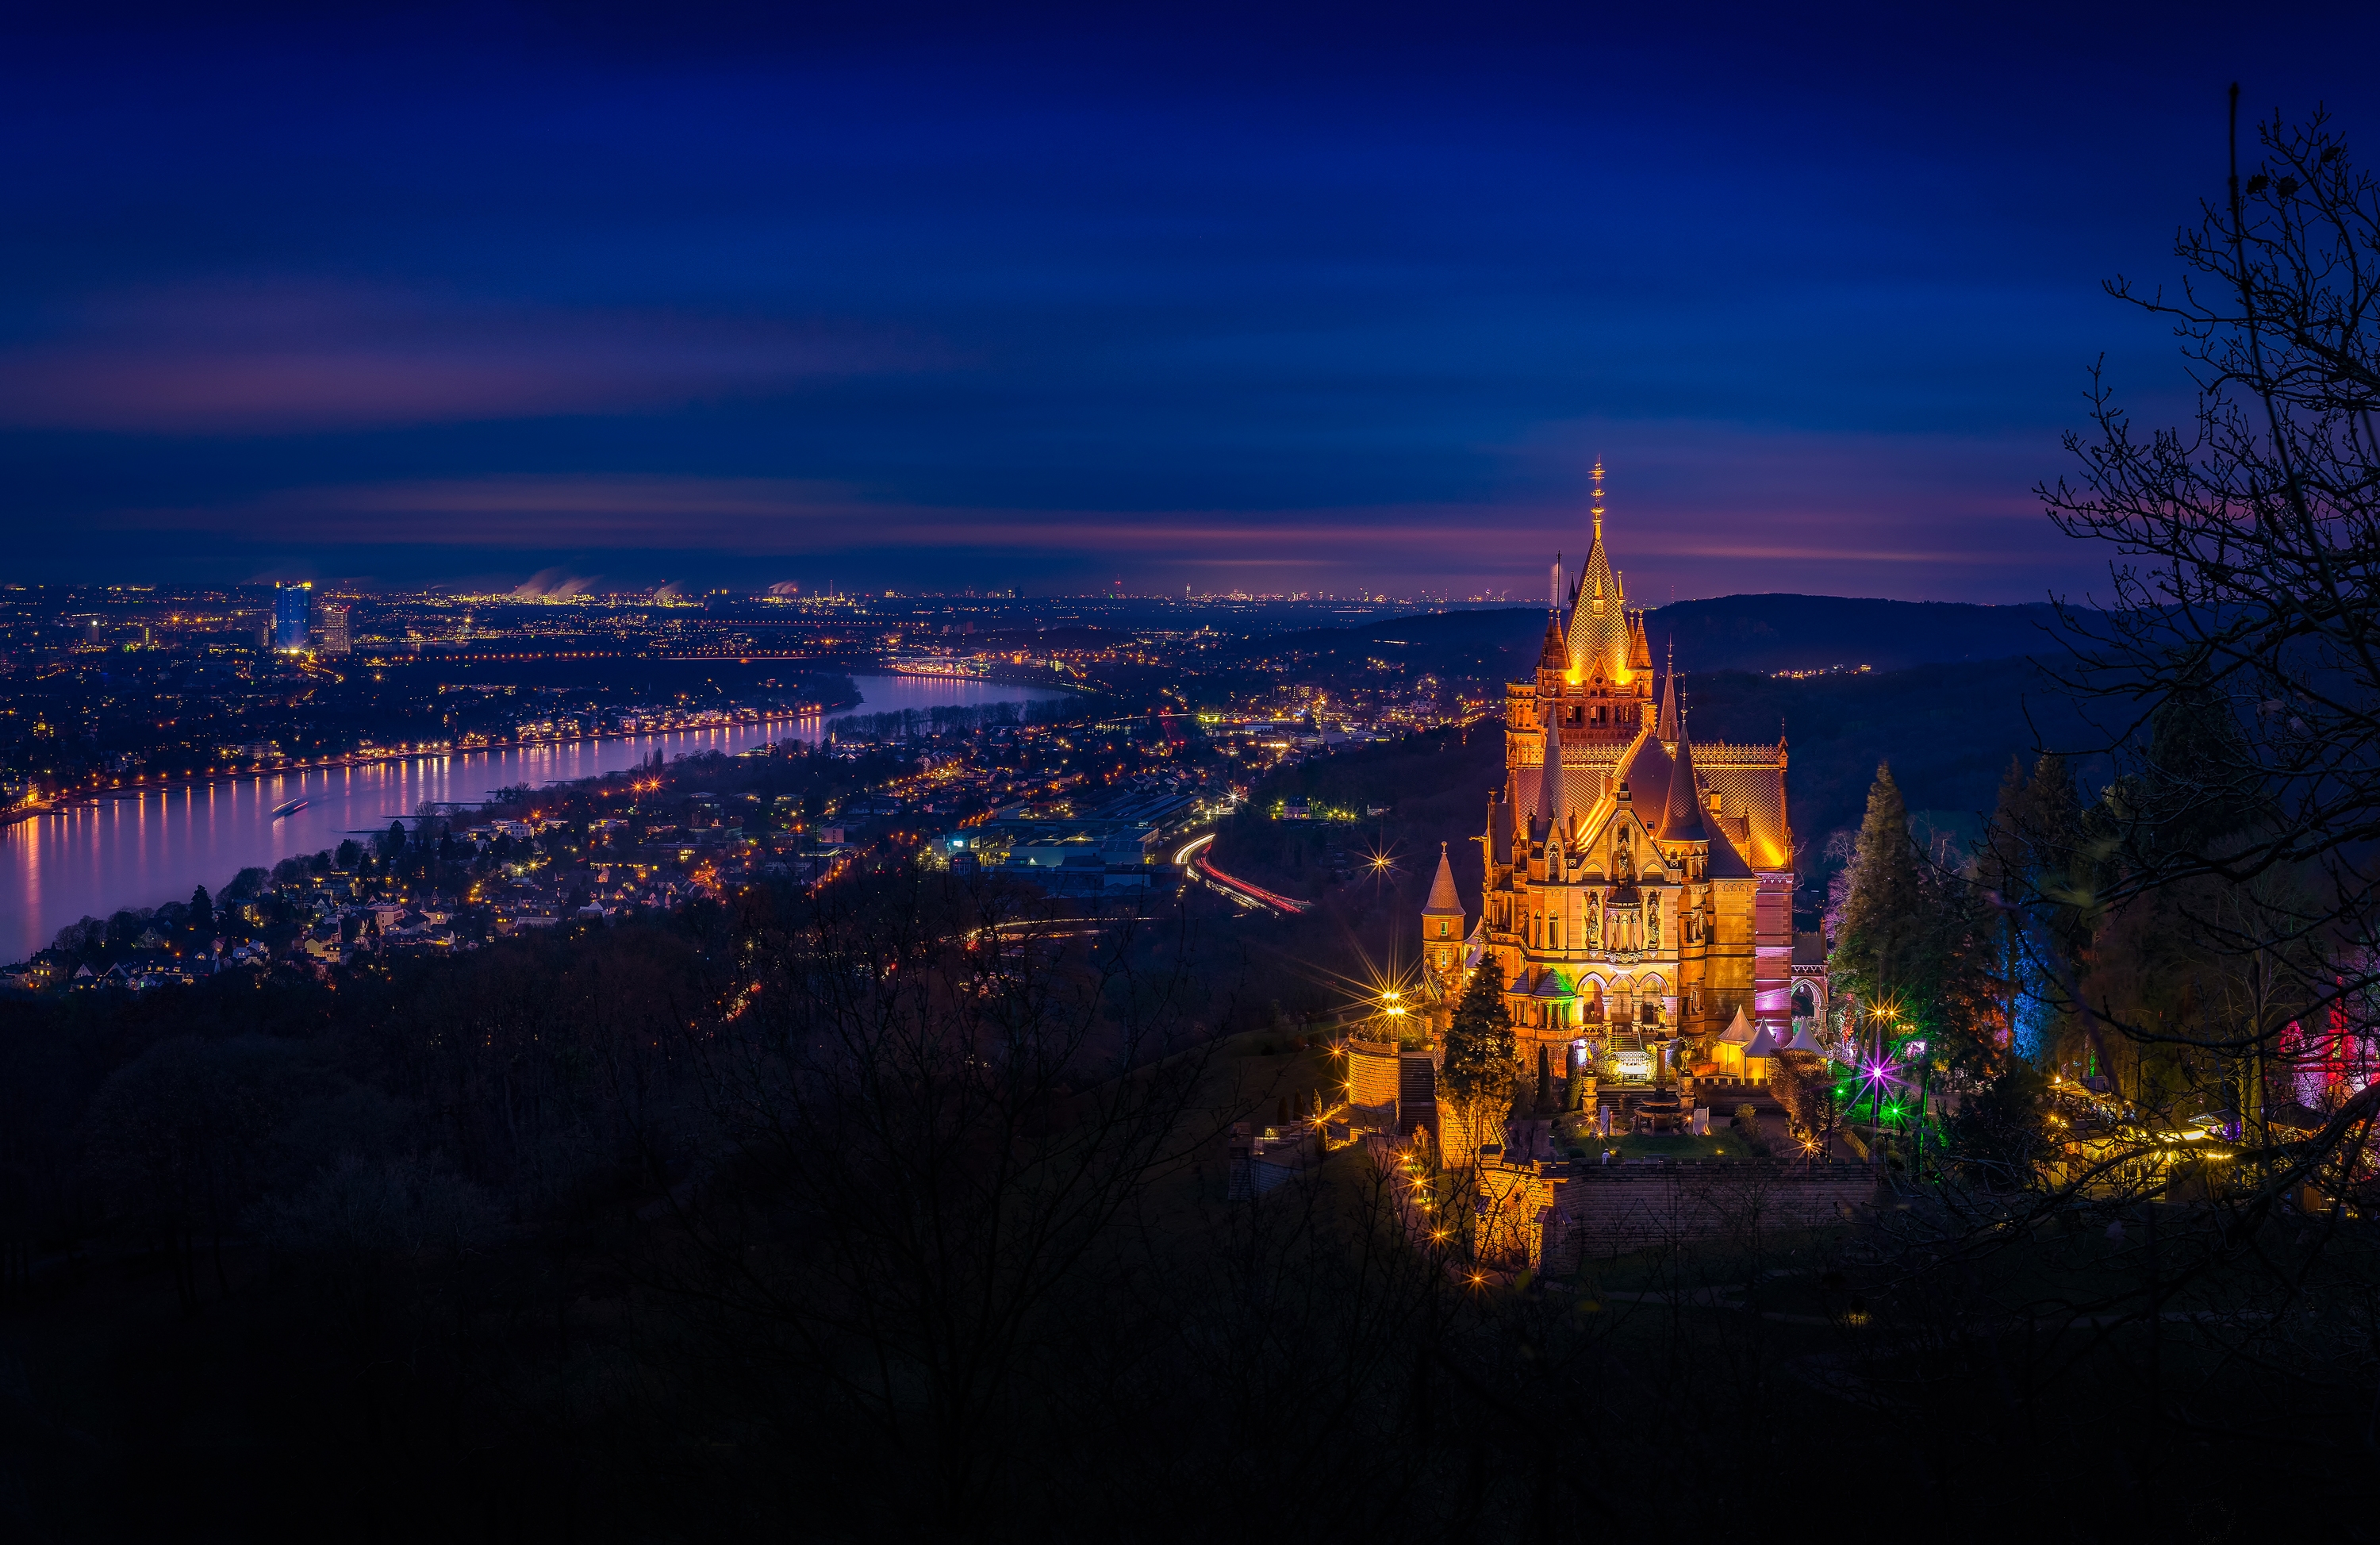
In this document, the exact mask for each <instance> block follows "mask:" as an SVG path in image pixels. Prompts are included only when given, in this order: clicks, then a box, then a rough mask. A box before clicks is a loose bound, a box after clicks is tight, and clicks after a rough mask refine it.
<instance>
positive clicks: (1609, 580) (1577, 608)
mask: <svg viewBox="0 0 2380 1545" xmlns="http://www.w3.org/2000/svg"><path fill="white" fill-rule="evenodd" d="M1590 508H1591V510H1592V512H1593V514H1594V517H1595V543H1594V545H1593V546H1591V547H1589V548H1588V549H1587V553H1586V562H1585V564H1583V565H1582V566H1580V567H1579V571H1578V588H1577V589H1576V590H1573V591H1572V592H1571V608H1570V657H1571V660H1572V662H1573V665H1574V667H1575V668H1576V669H1577V670H1578V671H1579V672H1580V674H1581V675H1585V677H1587V678H1588V679H1589V680H1593V679H1595V678H1597V677H1600V678H1602V679H1603V680H1605V681H1609V682H1619V681H1621V680H1623V679H1625V678H1626V676H1627V675H1628V641H1629V638H1628V614H1627V605H1626V602H1625V601H1624V599H1623V598H1622V597H1621V593H1620V577H1619V576H1618V575H1617V574H1614V573H1613V572H1612V569H1611V558H1610V555H1609V554H1607V553H1605V552H1604V550H1603V463H1602V462H1600V461H1598V462H1597V463H1596V464H1595V494H1594V503H1593V504H1592V505H1591V506H1590Z"/></svg>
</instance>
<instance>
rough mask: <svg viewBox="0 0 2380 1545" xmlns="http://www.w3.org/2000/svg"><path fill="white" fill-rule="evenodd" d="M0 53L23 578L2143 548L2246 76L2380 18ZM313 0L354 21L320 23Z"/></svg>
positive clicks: (1515, 18)
mask: <svg viewBox="0 0 2380 1545" xmlns="http://www.w3.org/2000/svg"><path fill="white" fill-rule="evenodd" d="M95 8H96V7H90V6H79V7H59V8H57V10H56V11H55V14H54V16H53V17H52V18H51V19H49V20H43V19H42V16H41V14H40V13H26V12H23V11H21V10H20V11H17V12H14V13H12V17H13V22H12V25H11V28H10V30H9V33H8V36H7V46H6V48H5V49H0V127H5V131H6V136H5V141H0V154H5V156H6V169H5V179H6V190H7V194H6V199H5V201H0V236H5V239H0V267H4V268H5V274H6V286H5V289H0V501H4V503H0V510H5V519H6V529H7V530H8V534H9V536H10V538H11V539H12V540H11V541H10V543H9V547H8V557H9V562H8V563H7V565H6V568H7V569H8V570H9V571H10V572H9V574H8V575H7V576H6V577H7V578H14V579H19V580H25V579H45V580H54V581H65V580H111V581H140V580H146V581H169V582H170V581H187V580H198V579H208V580H252V579H259V578H283V577H287V578H295V577H311V578H333V577H367V578H373V579H377V580H380V581H383V582H388V583H411V582H416V581H422V580H446V581H455V582H471V583H476V584H499V585H504V586H512V585H517V584H520V583H523V582H524V581H528V580H530V579H531V578H532V577H533V576H534V577H540V578H539V580H538V582H539V583H542V584H545V585H554V584H561V583H565V582H570V581H577V582H581V583H592V584H594V585H596V586H598V587H600V588H612V587H621V588H625V587H629V586H637V585H649V584H652V583H656V582H659V581H662V580H664V579H668V580H675V581H679V582H682V583H692V584H712V583H722V584H737V585H765V584H768V583H771V582H775V581H794V582H798V583H800V584H802V585H803V586H804V587H805V588H806V589H807V588H809V587H813V586H824V585H827V584H829V583H836V584H840V585H842V586H844V587H845V588H854V589H856V588H868V589H874V590H882V589H886V588H897V589H901V590H954V589H961V588H965V587H967V586H977V587H996V586H1015V587H1018V588H1020V589H1022V590H1026V591H1027V592H1035V593H1038V592H1046V591H1072V590H1089V589H1103V588H1108V587H1110V586H1111V585H1112V584H1113V583H1114V582H1115V581H1116V580H1117V579H1118V578H1121V579H1122V581H1123V585H1124V587H1125V588H1126V589H1128V590H1135V591H1152V590H1153V591H1172V592H1174V593H1179V592H1180V591H1181V590H1182V589H1183V587H1184V586H1185V585H1188V586H1191V587H1193V588H1195V589H1196V590H1228V589H1233V588H1245V589H1250V590H1306V589H1318V590H1339V591H1348V590H1359V589H1384V590H1390V591H1391V592H1396V593H1414V592H1416V591H1424V590H1427V591H1437V590H1452V591H1454V592H1456V593H1463V592H1467V591H1473V590H1480V589H1482V588H1490V589H1501V588H1505V587H1510V588H1511V589H1512V590H1513V591H1514V593H1515V594H1516V596H1525V597H1534V596H1535V595H1536V594H1538V593H1541V590H1542V584H1543V579H1542V576H1543V574H1544V571H1545V566H1546V562H1547V560H1548V557H1549V556H1550V553H1551V550H1552V549H1553V548H1555V547H1557V546H1561V547H1566V548H1568V549H1570V551H1571V554H1572V557H1573V560H1574V559H1575V557H1576V556H1577V554H1578V550H1579V549H1580V548H1582V547H1583V546H1584V543H1585V537H1584V528H1585V518H1584V512H1583V504H1584V499H1583V494H1584V490H1585V485H1586V469H1587V468H1588V466H1589V465H1590V464H1591V463H1592V461H1593V459H1594V458H1595V457H1596V456H1602V457H1603V458H1604V460H1605V462H1606V463H1607V465H1608V467H1609V472H1610V484H1611V501H1610V502H1611V521H1612V536H1613V541H1614V547H1615V550H1616V554H1617V557H1618V560H1619V561H1620V562H1621V565H1622V566H1623V567H1624V568H1625V569H1626V570H1627V574H1628V578H1629V584H1630V589H1631V590H1632V593H1633V597H1634V598H1637V599H1641V600H1644V601H1646V602H1663V601H1666V600H1668V599H1669V597H1670V593H1671V590H1672V587H1674V591H1675V593H1676V594H1677V595H1679V596H1681V597H1686V596H1700V595H1716V594H1725V593H1730V592H1736V591H1745V590H1802V591H1809V592H1815V593H1828V594H1852V595H1879V596H1899V597H1908V598H1927V599H1946V600H1978V601H2014V600H2031V599H2038V598H2039V597H2040V596H2041V595H2042V594H2043V592H2044V591H2045V590H2051V589H2058V590H2083V589H2084V588H2086V587H2088V586H2089V585H2090V583H2091V579H2092V574H2093V572H2094V568H2093V565H2094V564H2095V562H2097V560H2096V559H2095V558H2094V557H2092V556H2091V555H2088V554H2078V553H2075V552H2073V551H2070V550H2069V549H2068V548H2067V546H2066V545H2065V544H2064V543H2063V542H2062V541H2060V540H2059V539H2058V538H2057V537H2056V536H2055V535H2054V534H2053V533H2051V532H2050V531H2049V529H2047V527H2046V522H2045V521H2044V520H2043V519H2042V517H2041V516H2040V514H2039V510H2038V505H2037V504H2036V503H2035V501H2034V498H2033V496H2032V494H2031V493H2030V489H2031V486H2032V485H2033V484H2034V482H2035V481H2039V480H2041V479H2043V478H2045V477H2055V476H2057V475H2058V474H2059V473H2061V472H2063V471H2065V470H2066V469H2067V468H2068V466H2069V463H2068V461H2067V459H2066V458H2065V456H2064V453H2062V452H2061V451H2060V449H2059V446H2058V435H2059V433H2060V432H2061V431H2063V430H2067V429H2070V428H2077V427H2080V426H2081V423H2082V407H2083V397H2082V394H2083V388H2084V384H2085V382H2084V371H2085V369H2086V367H2087V366H2088V364H2089V363H2090V361H2091V360H2092V359H2094V358H2095V356H2097V355H2099V354H2101V353H2102V352H2104V353H2105V354H2106V355H2107V359H2108V361H2109V364H2110V366H2111V368H2112V371H2113V372H2114V377H2115V380H2116V382H2117V383H2118V385H2119V389H2121V390H2122V391H2123V392H2124V393H2125V395H2126V396H2127V397H2128V399H2129V400H2131V401H2133V402H2135V403H2137V404H2138V405H2139V406H2140V408H2142V409H2143V413H2144V415H2146V416H2149V417H2166V418H2170V417H2171V416H2172V415H2173V413H2174V412H2175V410H2176V408H2177V407H2178V406H2179V405H2180V401H2181V399H2180V398H2179V397H2178V396H2177V395H2175V392H2176V388H2177V387H2178V386H2179V385H2180V375H2179V373H2178V366H2177V363H2176V361H2175V358H2174V355H2173V352H2172V346H2171V342H2170V340H2169V339H2168V337H2166V336H2165V335H2164V334H2163V333H2162V332H2161V331H2160V330H2159V329H2157V328H2156V327H2155V326H2154V325H2152V324H2149V323H2147V322H2144V321H2143V320H2141V319H2139V318H2137V317H2135V316H2133V315H2131V314H2129V313H2128V312H2127V311H2126V310H2124V309H2123V308H2121V307H2119V305H2117V304H2116V303H2114V302H2112V301H2110V300H2108V299H2107V298H2105V297H2104V296H2103V295H2102V294H2101V293H2100V292H2099V290H2098V287H2097V286H2098V284H2099V282H2100V281H2101V280H2102V279H2103V278H2105V277H2107V276H2108V275H2111V274H2116V273H2119V272H2123V273H2130V274H2138V275H2142V276H2145V277H2152V278H2156V277H2166V276H2169V275H2171V274H2173V272H2174V270H2173V265H2172V262H2171V259H2170V257H2169V248H2170V242H2171V237H2172V233H2173V230H2174V228H2175V226H2176V225H2178V224H2180V222H2181V221H2182V220H2183V219H2185V218H2186V217H2187V216H2189V214H2190V213H2191V212H2192V209H2193V208H2194V201H2196V200H2197V199H2198V198H2199V197H2201V196H2213V195H2216V194H2217V193H2219V191H2220V188H2221V177H2222V172H2223V154H2224V149H2223V146H2224V118H2223V92H2224V89H2225V87H2226V85H2227V84H2228V82H2229V81H2230V80H2231V79H2235V78H2236V79H2240V81H2241V82H2242V83H2243V86H2244V88H2245V92H2246V102H2247V103H2248V106H2249V108H2250V109H2251V111H2252V112H2253V114H2261V115H2265V116H2269V115H2270V114H2271V113H2272V112H2273V111H2274V110H2276V109H2278V110H2281V111H2284V112H2286V113H2288V114H2289V115H2291V116H2301V115H2303V114H2305V113H2306V112H2308V111H2309V110H2311V109H2312V108H2313V107H2314V106H2315V105H2316V104H2317V103H2327V104H2328V105H2329V107H2330V109H2331V110H2332V112H2333V115H2334V116H2335V117H2336V118H2338V120H2339V122H2340V123H2341V124H2342V125H2343V127H2344V128H2345V129H2346V131H2347V132H2348V134H2349V136H2350V142H2352V143H2354V144H2355V145H2356V146H2357V147H2358V150H2359V152H2360V155H2361V157H2362V159H2363V160H2364V161H2365V162H2366V163H2367V164H2368V163H2372V162H2375V161H2380V71H2375V70H2374V60H2375V58H2380V6H2371V5H2369V4H2368V3H2367V4H2361V5H2354V6H2345V5H2341V6H2277V7H2253V8H2249V9H2242V8H2241V7H2239V6H2220V7H2217V6H2206V7H2203V8H2199V9H2195V10H2193V9H2191V8H2185V7H2179V6H2155V7H2147V6H2143V7H2138V8H2134V9H2132V10H2131V11H2129V12H2127V13H2119V12H2114V11H2109V10H2105V9H2102V8H2100V7H2094V6H2076V5H2070V4H2069V5H2059V6H2042V7H2038V8H2034V9H2030V10H2024V9H2019V8H2015V7H2011V6H1969V7H1959V8H1948V7H1903V6H1892V7H1878V8H1874V9H1864V10H1850V9H1834V10H1830V11H1828V12H1827V13H1825V14H1824V15H1823V16H1820V15H1819V14H1818V13H1815V12H1812V13H1810V14H1807V15H1796V14H1794V13H1795V12H1796V11H1797V10H1798V9H1799V8H1798V7H1786V6H1762V7H1758V8H1735V7H1727V6H1638V7H1629V8H1607V7H1596V6H1562V7H1548V8H1546V9H1543V10H1528V9H1509V8H1508V9H1488V8H1485V7H1471V6H1461V7H1458V6H1443V7H1434V8H1431V9H1428V10H1398V9H1394V8H1391V7H1386V6H1348V7H1344V8H1335V9H1330V8H1322V7H1312V6H1285V5H1283V6H1250V7H1245V8H1240V9H1234V8H1232V7H1228V6H1198V7H1195V8H1184V9H1181V10H1174V11H1162V10H1158V9H1153V8H1149V7H1141V6H1102V7H1097V8H1086V9H1078V10H1067V9H1056V8H1032V7H1016V6H970V7H965V8H960V9H948V10H946V9H939V8H930V7H919V6H898V5H888V6H865V7H852V8H850V9H849V10H847V11H835V10H809V11H804V10H800V9H798V8H789V7H758V6H755V7H748V8H746V7H702V6H682V5H681V6H651V7H626V6H621V7H615V8H613V9H611V10H609V11H601V10H599V9H596V8H589V7H571V8H570V9H568V10H567V11H565V10H562V9H558V8H557V9H553V10H546V9H540V8H537V7H525V6H516V7H504V8H497V7H459V8H435V7H421V8H413V9H408V10H406V11H403V12H397V13H388V14H387V15H385V16H383V18H379V19H373V20H364V21H358V20H355V19H353V18H346V19H341V20H339V21H336V22H332V21H328V20H325V19H323V18H321V17H320V16H318V15H315V14H314V12H313V11H312V10H297V9H293V10H290V11H288V12H286V13H285V14H284V13H282V12H279V11H275V10H272V9H249V10H244V11H243V10H237V9H234V10H222V9H219V8H204V7H202V8H201V9H207V10H210V11H211V18H210V19H209V20H208V21H207V22H206V24H205V25H203V26H200V25H196V24H194V23H192V22H190V21H189V20H187V19H184V20H181V21H176V22H146V23H144V22H140V21H138V20H135V19H132V18H133V17H134V15H135V13H133V12H131V11H128V10H124V9H116V10H114V11H111V12H109V13H108V14H109V16H110V18H111V19H110V20H109V21H108V22H107V24H106V25H104V26H103V27H94V26H91V25H88V24H86V23H85V22H84V21H82V20H80V19H78V18H80V17H81V16H82V15H83V13H85V12H88V11H90V10H92V9H95ZM315 9H327V7H317V8H315Z"/></svg>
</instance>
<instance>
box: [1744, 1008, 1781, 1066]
mask: <svg viewBox="0 0 2380 1545" xmlns="http://www.w3.org/2000/svg"><path fill="white" fill-rule="evenodd" d="M1736 1012H1737V1013H1738V1014H1741V1013H1743V1010H1742V1009H1738V1010H1736ZM1776 1054H1777V1038H1776V1037H1775V1036H1773V1035H1770V1034H1769V1033H1768V1027H1767V1026H1766V1025H1763V1026H1761V1027H1760V1033H1759V1034H1758V1035H1755V1036H1754V1037H1753V1038H1752V1044H1751V1045H1749V1046H1747V1047H1745V1048H1744V1049H1743V1060H1744V1061H1745V1062H1750V1061H1751V1060H1752V1059H1753V1058H1755V1057H1773V1056H1775V1055H1776Z"/></svg>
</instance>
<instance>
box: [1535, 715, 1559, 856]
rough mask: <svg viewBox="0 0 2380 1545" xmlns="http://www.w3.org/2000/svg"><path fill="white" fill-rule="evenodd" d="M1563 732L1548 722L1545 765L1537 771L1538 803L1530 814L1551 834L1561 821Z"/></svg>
mask: <svg viewBox="0 0 2380 1545" xmlns="http://www.w3.org/2000/svg"><path fill="white" fill-rule="evenodd" d="M1561 797H1562V775H1561V730H1560V728H1559V727H1558V726H1557V725H1555V724H1553V723H1552V722H1551V721H1548V723H1547V724H1546V760H1545V764H1544V765H1543V766H1542V767H1540V768H1539V769H1538V770H1537V803H1536V809H1533V810H1531V811H1530V812H1529V813H1530V814H1531V815H1533V816H1535V817H1537V818H1538V819H1540V820H1542V821H1545V823H1546V827H1547V830H1548V832H1549V833H1550V831H1551V830H1552V828H1553V824H1554V822H1555V821H1559V820H1560V819H1561Z"/></svg>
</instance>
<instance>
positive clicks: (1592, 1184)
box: [1542, 1162, 1876, 1271]
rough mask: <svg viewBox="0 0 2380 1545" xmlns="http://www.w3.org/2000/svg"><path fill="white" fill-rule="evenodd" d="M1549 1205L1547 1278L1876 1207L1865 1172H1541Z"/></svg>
mask: <svg viewBox="0 0 2380 1545" xmlns="http://www.w3.org/2000/svg"><path fill="white" fill-rule="evenodd" d="M1544 1171H1545V1178H1546V1180H1547V1181H1548V1182H1550V1184H1551V1187H1552V1191H1553V1197H1552V1200H1551V1202H1550V1204H1549V1207H1548V1217H1547V1219H1546V1226H1545V1233H1544V1239H1543V1247H1542V1248H1543V1251H1544V1255H1543V1261H1544V1265H1545V1269H1546V1270H1548V1271H1573V1270H1575V1269H1576V1268H1577V1266H1578V1264H1579V1262H1580V1261H1581V1260H1594V1259H1605V1258H1608V1257H1610V1256H1616V1255H1623V1254H1626V1253H1627V1252H1629V1251H1631V1250H1644V1249H1653V1248H1658V1247H1663V1246H1668V1245H1676V1244H1687V1243H1695V1244H1701V1243H1718V1244H1727V1243H1740V1244H1743V1245H1746V1246H1749V1245H1750V1244H1751V1243H1752V1242H1753V1241H1754V1240H1755V1239H1756V1238H1758V1237H1759V1236H1761V1235H1767V1234H1769V1233H1773V1232H1776V1231H1778V1230H1783V1229H1802V1228H1814V1227H1818V1226H1821V1225H1824V1224H1828V1223H1844V1222H1848V1221H1849V1220H1851V1219H1852V1218H1854V1217H1856V1216H1858V1215H1859V1214H1860V1212H1861V1210H1863V1209H1864V1208H1866V1207H1868V1206H1870V1205H1871V1204H1873V1203H1874V1201H1875V1200H1876V1171H1874V1170H1872V1169H1869V1168H1868V1167H1867V1166H1866V1165H1864V1164H1841V1163H1825V1164H1808V1165H1805V1164H1793V1165H1783V1164H1767V1163H1746V1162H1735V1163H1727V1162H1713V1163H1680V1164H1614V1165H1601V1164H1587V1163H1579V1162H1570V1163H1564V1164H1548V1165H1546V1166H1544Z"/></svg>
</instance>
